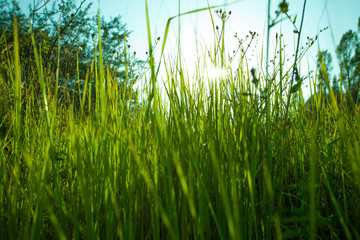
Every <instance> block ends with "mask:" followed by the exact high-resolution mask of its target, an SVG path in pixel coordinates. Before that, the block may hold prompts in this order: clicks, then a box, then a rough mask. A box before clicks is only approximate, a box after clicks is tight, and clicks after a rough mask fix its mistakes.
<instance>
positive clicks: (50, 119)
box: [0, 10, 360, 239]
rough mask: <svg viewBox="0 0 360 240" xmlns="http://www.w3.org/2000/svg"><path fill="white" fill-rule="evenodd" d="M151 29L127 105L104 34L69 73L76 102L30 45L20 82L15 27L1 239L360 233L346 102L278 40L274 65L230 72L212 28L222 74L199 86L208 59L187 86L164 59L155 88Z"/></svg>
mask: <svg viewBox="0 0 360 240" xmlns="http://www.w3.org/2000/svg"><path fill="white" fill-rule="evenodd" d="M209 12H210V14H211V12H212V10H211V11H209ZM222 14H225V13H222ZM221 16H222V15H221ZM224 19H225V17H224ZM148 24H150V23H149V22H148ZM213 27H214V32H215V33H214V34H216V29H215V26H213ZM148 29H150V27H148ZM150 36H151V35H150V30H149V49H150V50H149V71H148V74H146V75H144V78H145V81H146V82H147V83H148V84H147V85H146V87H144V89H143V90H142V95H141V96H140V95H139V97H138V98H137V100H136V101H134V100H133V98H132V96H133V93H132V91H133V86H132V85H131V84H125V85H122V86H120V85H118V84H117V82H115V80H114V79H112V75H111V72H110V71H109V70H108V69H107V68H106V66H104V63H103V59H102V57H101V39H100V40H99V41H100V42H99V49H98V50H99V53H100V54H99V56H100V57H99V58H98V59H96V58H94V61H93V62H92V65H91V66H90V68H89V72H88V73H87V74H86V76H81V77H79V78H78V79H77V80H76V81H75V89H76V88H78V89H79V90H78V92H77V94H78V95H77V96H78V97H71V96H74V95H71V94H70V95H69V96H70V101H69V102H64V101H61V98H60V95H61V93H60V90H59V88H57V87H55V88H51V87H50V86H49V84H48V83H47V78H45V77H44V75H45V73H44V72H43V69H42V64H43V63H42V59H41V54H40V52H39V46H38V45H37V44H36V43H35V40H34V39H33V43H32V46H33V48H34V51H35V56H34V58H35V63H34V64H36V69H37V71H36V72H33V78H32V79H31V81H30V82H31V83H30V85H28V86H27V88H26V89H24V88H23V87H22V82H21V73H22V71H24V69H21V67H20V62H19V54H20V51H21V49H19V47H18V46H19V41H21V39H18V37H17V28H16V25H15V30H14V49H13V55H11V56H9V57H8V59H7V60H8V63H9V65H10V66H13V67H12V71H11V72H10V73H9V74H10V78H9V81H10V83H9V84H8V85H6V86H8V88H7V89H2V90H1V91H2V93H3V92H6V93H7V94H8V95H9V96H11V98H10V100H11V110H10V111H9V112H8V113H7V114H6V115H4V116H2V120H1V121H2V122H1V124H2V126H5V124H8V125H7V126H9V128H8V129H7V130H6V131H3V132H2V133H1V134H2V135H0V136H1V138H0V142H1V143H0V176H1V177H0V179H1V180H0V181H1V183H0V186H1V188H0V238H1V239H360V231H359V229H360V218H359V216H360V191H359V190H360V189H359V184H360V144H359V143H360V142H359V141H360V139H359V136H360V130H359V124H360V117H359V107H358V105H356V103H354V102H353V101H352V99H351V98H349V97H347V95H346V94H345V93H341V94H340V96H336V95H335V94H334V92H333V91H332V89H331V87H330V85H329V83H328V89H329V94H324V93H322V92H321V91H319V89H317V76H316V74H314V75H312V74H307V73H297V71H295V73H294V68H293V66H291V67H289V68H286V67H285V63H284V62H283V60H282V59H284V58H283V57H282V56H281V39H280V38H279V49H280V52H279V54H280V57H279V59H280V60H277V62H276V66H275V62H274V67H273V68H269V69H266V70H265V71H259V72H258V73H256V72H255V71H250V69H248V67H247V65H246V61H245V60H244V61H239V64H238V66H237V68H236V69H231V67H230V64H229V62H230V59H229V58H228V56H227V54H226V53H225V51H224V50H223V47H224V45H223V44H225V43H224V42H223V41H222V37H221V35H217V37H218V39H219V41H218V42H216V43H215V45H214V47H213V48H212V49H214V50H213V51H211V52H210V56H211V58H212V61H213V63H214V64H215V65H217V66H221V67H222V68H224V67H225V68H226V69H230V70H229V71H228V75H227V76H221V77H218V78H217V79H216V81H213V82H210V81H208V80H207V79H206V78H205V77H204V72H205V71H206V67H207V66H206V64H204V65H203V66H199V71H198V72H197V79H198V81H196V83H194V82H191V81H190V79H189V77H188V76H187V75H186V74H185V73H186V69H183V67H182V65H181V64H180V61H179V60H178V59H175V60H174V61H166V60H165V58H163V59H161V61H162V62H161V64H162V66H163V67H164V68H165V69H166V70H167V71H166V74H167V81H165V84H164V86H163V89H164V90H161V91H160V88H159V84H161V83H160V81H159V80H158V75H157V74H158V71H157V70H158V69H157V67H158V66H157V65H156V62H160V59H154V55H153V54H152V50H151V49H152V48H153V46H152V44H153V41H152V40H151V37H150ZM162 39H163V42H162V43H163V44H165V42H166V35H165V36H162ZM268 41H269V40H268ZM160 46H161V47H163V46H164V45H160ZM206 54H207V53H206ZM206 54H204V55H206ZM265 55H266V54H264V57H263V60H262V61H263V62H264V64H263V66H262V67H263V68H264V66H266V61H268V60H267V59H266V57H265ZM302 56H303V55H302V53H301V52H299V58H300V57H302ZM199 62H202V61H201V60H199ZM58 64H61V63H58ZM294 65H295V66H296V61H295V63H294ZM201 69H202V70H201ZM250 73H251V74H250ZM300 75H301V76H307V78H308V79H307V80H309V82H310V85H311V89H312V90H311V91H312V98H311V105H310V104H306V99H304V97H303V93H302V89H301V83H302V82H301V81H302V80H300V77H299V76H300ZM54 78H55V79H56V81H59V80H58V77H57V76H54ZM80 79H84V80H83V81H84V84H83V86H85V87H84V88H83V89H82V91H80ZM2 81H3V82H4V81H5V80H4V79H2ZM91 82H95V84H94V85H89V84H88V83H91ZM206 84H207V85H208V87H206V88H205V87H203V86H205V85H206ZM2 86H4V85H2ZM91 88H95V90H94V89H91ZM37 90H39V93H40V95H37V92H36V91H37ZM92 94H95V97H94V96H92ZM325 95H326V96H325ZM93 98H94V99H95V101H91V99H93ZM38 102H39V103H40V105H38V104H37V103H38Z"/></svg>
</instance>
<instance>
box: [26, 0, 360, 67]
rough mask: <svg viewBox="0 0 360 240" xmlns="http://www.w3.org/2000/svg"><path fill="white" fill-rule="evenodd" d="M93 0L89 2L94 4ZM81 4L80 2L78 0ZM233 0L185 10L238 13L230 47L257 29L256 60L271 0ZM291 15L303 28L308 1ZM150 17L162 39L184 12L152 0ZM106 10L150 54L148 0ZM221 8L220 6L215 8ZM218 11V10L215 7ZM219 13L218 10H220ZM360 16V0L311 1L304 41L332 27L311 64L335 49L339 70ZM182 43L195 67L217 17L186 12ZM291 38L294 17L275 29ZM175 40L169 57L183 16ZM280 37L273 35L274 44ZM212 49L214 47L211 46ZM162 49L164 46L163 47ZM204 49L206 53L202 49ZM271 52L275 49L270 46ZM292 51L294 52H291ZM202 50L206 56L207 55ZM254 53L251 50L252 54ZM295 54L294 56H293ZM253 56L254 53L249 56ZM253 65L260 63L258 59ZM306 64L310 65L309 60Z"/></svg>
mask: <svg viewBox="0 0 360 240" xmlns="http://www.w3.org/2000/svg"><path fill="white" fill-rule="evenodd" d="M50 1H55V0H50ZM90 1H92V0H87V2H90ZM33 2H34V1H33V0H20V4H21V6H23V7H25V6H28V4H29V3H30V4H31V3H33ZM77 2H78V3H80V1H79V0H77ZM93 2H94V13H95V12H96V11H97V6H98V1H97V0H94V1H93ZM231 2H232V1H230V0H181V1H180V12H187V11H190V10H194V9H199V8H202V7H207V6H208V5H209V6H216V5H225V6H224V7H222V8H223V9H224V10H226V11H229V10H231V11H232V15H231V17H230V19H229V20H228V22H227V28H226V33H227V35H226V36H227V38H226V43H227V45H226V46H227V50H228V51H229V52H232V50H234V49H235V48H236V43H237V42H236V41H235V39H234V37H233V36H234V34H235V33H237V34H238V36H239V37H244V36H245V35H247V34H248V31H249V30H251V31H256V32H257V33H259V37H258V43H257V45H256V46H255V45H254V46H253V47H254V52H252V53H251V54H254V55H255V56H254V57H253V60H252V61H256V60H255V58H257V59H259V55H260V51H261V47H262V46H263V44H264V42H265V33H266V31H265V26H266V11H267V1H266V0H241V1H237V2H236V3H235V4H231ZM271 2H272V6H271V13H272V14H274V11H275V10H276V9H277V6H278V4H279V3H280V2H281V1H280V0H272V1H271ZM288 2H289V14H290V15H292V16H294V15H296V14H297V15H298V20H297V26H299V24H300V17H301V10H302V6H303V1H299V0H297V1H295V0H289V1H288ZM148 5H149V15H150V24H151V33H152V36H153V40H155V39H156V38H157V37H161V38H162V37H163V34H164V30H165V26H166V22H167V20H168V19H169V18H170V17H172V16H174V15H176V14H177V13H178V12H179V1H178V0H148ZM100 9H101V14H102V15H104V16H106V17H114V16H117V15H121V16H122V20H123V22H124V23H126V24H127V29H129V30H132V31H133V32H132V34H131V36H130V38H129V43H130V44H131V48H132V49H133V50H134V51H136V52H137V56H139V58H143V59H145V58H146V55H145V52H146V51H147V46H148V45H147V32H146V16H145V0H101V1H100ZM214 10H215V9H214ZM213 13H214V11H213ZM214 16H215V14H214ZM359 17H360V1H359V0H342V1H339V0H313V1H307V6H306V10H305V19H304V26H303V33H302V43H305V42H306V38H307V36H309V37H315V36H316V35H317V34H318V33H319V31H320V29H323V28H325V27H327V26H328V27H329V29H328V30H327V31H324V32H322V33H321V34H320V35H319V41H318V44H316V45H314V46H313V47H312V48H311V49H310V51H309V54H308V56H307V57H306V61H308V63H309V64H310V66H314V63H315V58H316V53H317V51H318V47H320V48H321V49H329V50H330V51H331V52H332V53H333V60H334V63H333V64H334V71H333V73H335V72H337V71H338V67H337V62H336V57H335V53H334V50H335V48H336V45H337V44H338V43H339V41H340V39H341V36H342V34H343V33H345V32H346V31H348V30H349V29H352V30H356V29H357V23H358V18H359ZM215 21H216V23H218V24H220V20H219V19H218V18H216V17H215ZM180 24H181V46H182V54H183V56H184V59H186V61H187V65H189V66H192V61H193V60H194V59H196V54H195V53H197V54H199V46H200V45H198V46H196V44H195V43H196V40H197V41H198V43H200V44H201V46H203V47H204V46H205V45H210V44H211V40H212V39H213V32H212V27H211V19H210V14H209V12H208V11H204V12H201V13H195V14H192V15H186V16H183V17H181V19H180ZM280 28H281V31H282V33H283V34H284V36H285V42H286V43H287V44H288V45H289V48H292V49H294V40H295V35H294V33H293V27H292V25H291V23H290V22H289V21H284V22H283V23H282V24H279V25H277V26H276V27H275V28H273V29H272V30H271V31H272V32H271V33H272V36H274V35H275V33H276V32H280ZM170 30H171V31H170V34H169V40H168V42H167V47H166V54H165V56H167V57H170V58H173V57H175V56H176V51H177V48H176V41H177V33H178V19H175V20H173V22H172V25H171V28H170ZM273 41H274V37H272V38H271V42H273ZM208 47H209V46H208ZM157 48H158V49H160V46H158V47H157ZM200 52H202V53H203V52H204V51H203V50H200ZM270 52H271V47H270ZM289 52H291V51H289ZM202 53H201V54H202ZM249 53H250V52H249ZM290 56H291V55H290ZM248 58H249V59H250V58H251V56H248ZM257 61H258V60H257ZM253 64H255V65H256V64H257V63H256V62H253ZM304 65H308V64H307V63H305V64H304Z"/></svg>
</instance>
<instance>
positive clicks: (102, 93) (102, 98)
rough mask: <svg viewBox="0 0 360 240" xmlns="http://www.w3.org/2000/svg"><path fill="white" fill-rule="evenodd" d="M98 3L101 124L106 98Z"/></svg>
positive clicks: (104, 113) (103, 121) (104, 112)
mask: <svg viewBox="0 0 360 240" xmlns="http://www.w3.org/2000/svg"><path fill="white" fill-rule="evenodd" d="M100 23H101V22H100V2H99V7H98V34H99V84H100V109H101V110H100V113H101V116H100V118H101V123H102V124H104V123H105V116H106V98H105V74H104V62H103V55H102V42H101V26H100Z"/></svg>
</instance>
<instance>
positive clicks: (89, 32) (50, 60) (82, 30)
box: [0, 0, 143, 96]
mask: <svg viewBox="0 0 360 240" xmlns="http://www.w3.org/2000/svg"><path fill="white" fill-rule="evenodd" d="M49 2H50V1H46V2H45V4H44V5H42V6H41V11H39V6H30V9H29V10H30V11H29V12H30V13H31V15H30V16H29V17H28V18H27V19H26V17H25V15H24V14H22V13H21V11H20V8H19V6H18V4H17V2H16V1H15V0H12V1H11V2H10V1H7V0H0V5H1V8H0V21H1V24H0V31H1V33H0V34H2V33H3V35H4V36H6V37H5V39H6V40H1V41H0V49H1V51H4V52H5V53H4V54H1V56H0V61H2V60H1V59H6V58H7V57H6V56H8V55H9V51H11V49H10V48H9V45H11V42H12V38H11V35H12V29H13V19H14V16H17V18H18V20H19V21H18V22H19V23H20V25H21V26H20V31H19V35H20V39H21V42H20V49H21V56H20V59H21V64H22V74H23V75H24V76H22V79H23V81H25V82H26V81H28V80H29V79H31V78H33V75H32V74H33V73H34V72H36V69H34V68H35V66H36V64H35V62H34V52H33V46H32V43H31V34H30V33H31V32H30V29H29V25H28V24H27V21H26V20H30V22H31V28H32V33H33V34H34V37H35V41H36V44H37V47H38V50H39V51H40V53H41V57H42V60H43V61H42V62H43V70H44V74H45V78H47V83H49V85H48V87H49V88H51V85H54V83H55V81H54V80H55V76H56V75H55V72H56V69H57V59H58V57H59V58H60V69H59V79H60V87H66V88H73V86H74V82H75V80H77V78H78V74H77V72H78V71H79V75H80V78H84V77H85V75H86V73H87V72H88V69H89V68H90V66H91V62H93V61H94V59H95V58H96V57H98V51H97V56H96V55H95V48H96V49H97V50H98V47H99V46H98V39H99V37H98V17H97V15H95V16H94V15H91V14H90V9H91V6H92V3H88V4H86V0H82V1H81V2H80V4H76V3H75V1H73V0H61V1H53V4H52V6H50V4H48V3H49ZM38 3H39V2H38ZM100 24H101V39H102V51H103V59H104V65H105V68H107V69H109V70H110V72H111V73H112V79H114V80H115V81H117V83H118V84H119V87H123V85H124V82H125V76H126V77H127V80H128V81H127V82H132V83H134V82H135V81H136V80H137V77H136V75H137V74H136V73H137V70H138V68H139V65H140V64H143V62H141V61H139V60H137V59H136V57H135V54H134V53H131V54H130V52H129V51H128V53H127V55H126V56H125V51H124V50H125V45H124V43H125V42H126V37H127V36H129V35H130V33H131V32H130V31H128V30H127V29H126V24H124V23H123V22H122V21H121V17H120V16H117V17H115V18H112V19H110V20H106V19H105V18H103V17H102V18H100ZM1 39H2V38H1ZM59 39H60V40H59ZM58 41H59V42H58ZM58 44H60V51H58ZM127 45H128V44H127ZM126 47H129V46H126ZM5 50H6V51H5ZM125 59H126V61H125ZM77 60H78V62H77ZM125 62H126V63H127V64H128V67H127V70H128V71H127V73H125V68H124V65H125ZM77 66H78V68H77ZM90 80H91V81H93V80H94V78H93V77H92V79H90ZM91 81H90V82H91ZM53 87H55V86H53ZM76 89H77V88H76ZM92 89H95V88H92ZM73 90H74V89H73ZM72 92H75V91H72ZM92 96H95V94H92Z"/></svg>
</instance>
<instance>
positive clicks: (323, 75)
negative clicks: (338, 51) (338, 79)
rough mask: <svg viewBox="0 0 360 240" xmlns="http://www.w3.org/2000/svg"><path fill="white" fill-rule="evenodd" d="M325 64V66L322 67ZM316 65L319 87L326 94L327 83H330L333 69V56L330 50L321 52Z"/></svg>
mask: <svg viewBox="0 0 360 240" xmlns="http://www.w3.org/2000/svg"><path fill="white" fill-rule="evenodd" d="M322 64H324V65H322ZM316 65H317V69H318V86H319V88H321V89H322V90H323V93H324V94H325V93H326V85H327V84H326V81H329V82H330V76H331V71H332V69H333V67H332V56H331V54H330V53H329V52H328V50H324V51H321V52H320V51H319V53H318V55H317V60H316ZM323 66H324V67H325V69H324V68H323Z"/></svg>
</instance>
